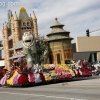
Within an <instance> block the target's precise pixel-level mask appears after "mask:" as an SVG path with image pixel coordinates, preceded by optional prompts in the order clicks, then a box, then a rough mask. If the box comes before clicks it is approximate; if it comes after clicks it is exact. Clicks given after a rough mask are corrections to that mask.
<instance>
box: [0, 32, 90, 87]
mask: <svg viewBox="0 0 100 100" xmlns="http://www.w3.org/2000/svg"><path fill="white" fill-rule="evenodd" d="M47 50H48V49H47V45H46V43H45V42H44V41H42V40H41V39H40V40H38V41H37V42H36V40H35V38H34V35H33V34H32V33H31V32H25V33H24V34H23V53H24V55H25V58H18V59H16V60H15V61H14V62H13V66H12V68H11V70H10V71H6V73H5V74H3V75H2V77H1V80H0V84H1V86H5V85H7V86H31V85H32V86H33V85H36V84H39V83H41V84H44V83H49V82H52V81H53V82H56V81H59V80H63V79H65V80H67V79H72V78H74V77H85V76H91V75H92V71H91V69H90V67H89V63H88V62H87V61H86V60H79V61H78V62H77V63H75V64H73V65H74V66H69V65H67V64H43V63H40V62H41V61H42V60H43V58H44V59H47V58H46V56H44V55H43V53H45V55H46V53H47Z"/></svg>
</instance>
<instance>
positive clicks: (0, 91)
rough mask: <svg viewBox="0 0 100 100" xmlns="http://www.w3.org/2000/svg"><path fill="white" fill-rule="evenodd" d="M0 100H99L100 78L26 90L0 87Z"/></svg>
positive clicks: (75, 80)
mask: <svg viewBox="0 0 100 100" xmlns="http://www.w3.org/2000/svg"><path fill="white" fill-rule="evenodd" d="M0 100H100V76H96V77H91V78H86V79H84V80H81V79H78V80H77V79H74V81H66V82H62V83H56V84H48V85H41V86H34V87H27V88H25V87H24V88H18V87H17V88H14V87H0Z"/></svg>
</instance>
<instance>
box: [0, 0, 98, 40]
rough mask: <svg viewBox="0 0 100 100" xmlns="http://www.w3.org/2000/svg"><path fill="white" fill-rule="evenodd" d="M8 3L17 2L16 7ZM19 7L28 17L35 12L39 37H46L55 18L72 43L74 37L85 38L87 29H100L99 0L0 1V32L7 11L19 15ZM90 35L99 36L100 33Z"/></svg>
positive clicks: (0, 35) (0, 36)
mask: <svg viewBox="0 0 100 100" xmlns="http://www.w3.org/2000/svg"><path fill="white" fill-rule="evenodd" d="M9 2H12V3H15V2H17V3H18V5H12V6H11V5H8V3H9ZM3 3H5V4H6V5H5V6H4V5H3ZM20 7H25V8H26V11H27V13H28V14H29V15H30V13H31V14H32V12H33V11H34V12H35V14H36V16H37V22H38V32H39V34H40V35H46V34H48V33H49V32H50V31H51V29H50V26H51V25H53V24H54V19H55V18H56V17H57V18H58V21H59V22H60V23H61V24H64V25H65V26H64V29H65V30H66V31H70V36H71V37H73V38H74V40H73V41H72V42H75V38H76V37H79V36H86V30H87V29H89V30H90V31H94V30H98V29H100V0H0V13H1V14H0V30H2V24H3V23H4V22H5V21H7V10H8V9H10V10H12V12H13V14H14V12H15V11H16V12H17V14H19V9H20ZM90 35H91V36H100V31H97V32H93V33H91V34H90ZM0 40H2V33H1V31H0Z"/></svg>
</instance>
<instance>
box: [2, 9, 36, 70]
mask: <svg viewBox="0 0 100 100" xmlns="http://www.w3.org/2000/svg"><path fill="white" fill-rule="evenodd" d="M27 31H31V32H33V33H34V36H35V37H36V38H37V37H38V25H37V18H36V15H35V13H34V12H33V14H32V16H31V15H30V16H29V15H28V14H27V12H26V9H25V8H24V7H22V8H20V10H19V15H17V13H16V12H15V14H14V15H13V14H12V11H11V10H8V21H7V22H5V23H4V24H3V27H2V37H3V46H4V59H5V68H6V69H8V70H10V67H11V62H12V59H11V58H12V56H14V55H15V54H16V53H18V50H17V51H16V50H14V49H12V48H13V47H14V46H15V45H16V44H18V43H20V41H21V40H22V35H23V33H24V32H27ZM18 49H19V48H18ZM20 50H21V49H19V51H20Z"/></svg>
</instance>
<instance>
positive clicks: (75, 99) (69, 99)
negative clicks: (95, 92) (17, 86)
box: [0, 92, 86, 100]
mask: <svg viewBox="0 0 100 100" xmlns="http://www.w3.org/2000/svg"><path fill="white" fill-rule="evenodd" d="M0 94H12V95H14V94H15V95H16V94H17V95H26V96H28V95H30V96H37V97H45V98H58V99H68V100H86V99H78V98H67V97H58V96H53V95H51V96H48V95H38V94H25V93H12V92H0Z"/></svg>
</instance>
